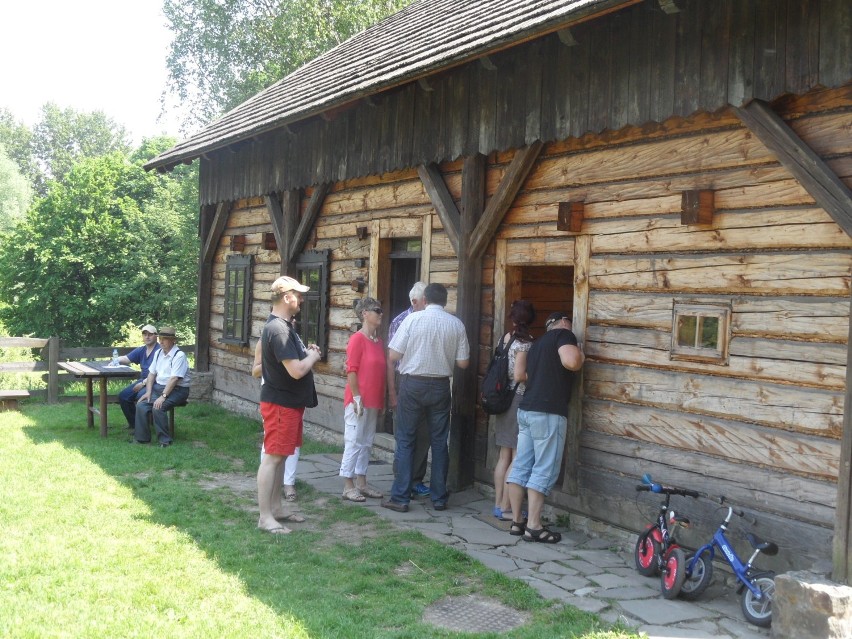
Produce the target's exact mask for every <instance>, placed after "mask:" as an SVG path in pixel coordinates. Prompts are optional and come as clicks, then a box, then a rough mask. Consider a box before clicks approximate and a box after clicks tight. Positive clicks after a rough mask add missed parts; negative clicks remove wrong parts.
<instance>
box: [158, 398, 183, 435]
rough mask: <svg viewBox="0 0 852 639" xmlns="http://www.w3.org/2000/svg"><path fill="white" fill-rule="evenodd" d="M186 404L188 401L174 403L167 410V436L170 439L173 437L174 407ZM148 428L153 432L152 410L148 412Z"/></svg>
mask: <svg viewBox="0 0 852 639" xmlns="http://www.w3.org/2000/svg"><path fill="white" fill-rule="evenodd" d="M187 404H189V402H184V403H183V404H175V405H174V406H172V407H170V408H169V410H168V413H169V437H171V438H172V439H174V438H175V408H178V407H180V406H186V405H187ZM148 428H150V429H152V430H151V432H152V433H153V428H154V413H153V412H150V413H148Z"/></svg>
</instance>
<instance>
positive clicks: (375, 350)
mask: <svg viewBox="0 0 852 639" xmlns="http://www.w3.org/2000/svg"><path fill="white" fill-rule="evenodd" d="M355 312H356V313H357V314H358V319H360V320H361V330H359V331H358V332H357V333H354V334H353V335H352V337H350V338H349V344H348V345H347V346H346V390H345V391H344V394H343V442H344V449H343V461H342V462H341V464H340V476H341V477H343V482H344V483H343V499H348V500H349V501H364V500H365V498H367V497H373V498H380V497H382V496H383V495H382V493H381V492H379V491H378V490H376V489H375V488H373V487H371V486H370V485H368V484H367V464H369V463H370V449H372V447H373V438H374V437H375V435H376V422H377V421H378V418H379V411H381V410H382V408H383V406H384V398H385V379H386V375H387V364H386V363H385V349H384V346H383V345H382V340H381V339H379V336H378V330H379V326H380V325H381V323H382V306H381V304H379V302H378V301H377V300H374V299H373V298H372V297H365V298H364V299H361V300H359V301H358V303H357V304H356V305H355Z"/></svg>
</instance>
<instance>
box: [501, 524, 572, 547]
mask: <svg viewBox="0 0 852 639" xmlns="http://www.w3.org/2000/svg"><path fill="white" fill-rule="evenodd" d="M512 525H514V524H512ZM561 539H562V535H561V534H560V533H558V532H553V531H552V530H548V529H547V527H546V526H542V527H541V528H539V529H538V530H535V529H533V528H527V529H526V532H524V541H537V542H540V543H542V544H556V543H559V541H561Z"/></svg>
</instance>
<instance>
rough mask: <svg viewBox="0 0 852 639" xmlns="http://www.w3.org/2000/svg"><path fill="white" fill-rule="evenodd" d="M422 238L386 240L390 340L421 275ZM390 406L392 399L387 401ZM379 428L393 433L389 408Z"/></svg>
mask: <svg viewBox="0 0 852 639" xmlns="http://www.w3.org/2000/svg"><path fill="white" fill-rule="evenodd" d="M420 245H421V242H420V238H396V239H393V240H390V241H387V243H386V244H385V247H386V248H387V249H388V250H387V252H386V253H385V255H383V256H382V258H383V259H382V260H381V265H380V267H379V268H380V271H384V273H382V278H381V284H380V286H379V296H380V299H381V300H382V305H383V306H384V317H383V318H382V336H383V337H384V340H385V345H387V343H388V339H387V335H388V327H389V326H390V323H391V321H393V318H395V317H396V316H397V315H399V314H400V313H402V312H403V311H404V310H406V309H407V308H409V307H410V306H411V300H409V298H408V293H409V292H410V291H411V287H412V286H414V283H415V282H417V281H418V280H419V279H420ZM386 405H387V406H390V404H389V403H387V404H386ZM377 430H378V431H379V432H384V433H393V417H392V413H391V411H390V410H388V411H386V412H385V417H384V418H383V419H380V420H379V424H378V426H377Z"/></svg>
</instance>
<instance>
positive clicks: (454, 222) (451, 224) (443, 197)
mask: <svg viewBox="0 0 852 639" xmlns="http://www.w3.org/2000/svg"><path fill="white" fill-rule="evenodd" d="M417 173H418V174H419V175H420V181H421V182H422V183H423V188H425V189H426V194H427V195H428V196H429V199H430V200H431V201H432V206H434V207H435V212H436V213H437V214H438V217H439V218H441V224H443V225H444V231H445V232H446V233H447V238H448V239H449V240H450V244H451V245H452V247H453V250H454V251H455V252H456V255H459V224H460V222H459V218H460V215H459V210H458V208H457V207H456V203H455V202H454V201H453V196H452V195H450V191H449V189H448V188H447V185H446V183H445V182H444V178H443V176H442V175H441V171H440V169H438V165H437V164H435V163H430V164H422V165H420V166H419V167H417Z"/></svg>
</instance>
